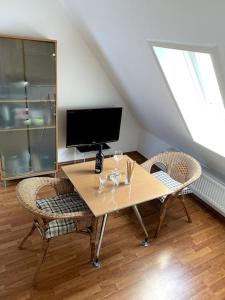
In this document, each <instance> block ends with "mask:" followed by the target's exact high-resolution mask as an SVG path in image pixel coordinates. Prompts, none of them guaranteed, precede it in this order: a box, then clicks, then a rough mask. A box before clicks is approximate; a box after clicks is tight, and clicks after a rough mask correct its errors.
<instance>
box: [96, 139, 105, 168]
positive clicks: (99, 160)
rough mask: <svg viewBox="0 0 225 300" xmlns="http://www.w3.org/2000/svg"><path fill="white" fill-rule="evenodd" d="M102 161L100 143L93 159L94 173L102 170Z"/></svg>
mask: <svg viewBox="0 0 225 300" xmlns="http://www.w3.org/2000/svg"><path fill="white" fill-rule="evenodd" d="M103 161H104V154H103V153H102V145H100V148H99V151H98V153H97V154H96V161H95V173H98V174H99V173H101V172H102V170H103Z"/></svg>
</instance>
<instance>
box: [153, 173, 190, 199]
mask: <svg viewBox="0 0 225 300" xmlns="http://www.w3.org/2000/svg"><path fill="white" fill-rule="evenodd" d="M152 175H153V176H154V177H155V178H157V179H158V180H160V181H161V182H162V183H164V184H165V185H166V186H167V187H168V188H169V189H171V190H175V189H177V188H179V187H180V186H181V185H182V183H180V182H178V181H176V180H174V179H173V178H171V177H170V176H169V174H167V173H166V172H163V171H158V172H155V173H152ZM190 193H192V191H191V189H190V188H189V187H185V188H184V189H183V190H182V191H180V193H179V196H180V195H182V194H183V195H184V194H190ZM165 198H166V196H163V197H161V198H160V201H161V202H163V201H164V199H165Z"/></svg>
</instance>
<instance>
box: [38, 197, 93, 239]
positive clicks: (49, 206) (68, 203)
mask: <svg viewBox="0 0 225 300" xmlns="http://www.w3.org/2000/svg"><path fill="white" fill-rule="evenodd" d="M36 205H37V207H38V208H39V209H42V210H44V211H46V212H50V213H58V214H60V213H71V212H78V211H89V208H88V206H87V204H86V203H85V202H84V200H83V199H82V198H81V197H80V196H79V194H78V193H76V192H73V193H68V194H61V195H58V196H54V197H51V198H46V199H40V200H37V201H36ZM76 225H77V223H76V221H75V220H74V219H59V220H53V221H50V222H49V223H48V228H47V229H46V231H45V237H46V238H52V237H54V236H58V235H62V234H66V233H69V232H72V231H75V230H76Z"/></svg>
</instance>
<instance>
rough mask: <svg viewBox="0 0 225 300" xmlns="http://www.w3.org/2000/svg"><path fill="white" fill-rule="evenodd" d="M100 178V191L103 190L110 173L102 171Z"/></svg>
mask: <svg viewBox="0 0 225 300" xmlns="http://www.w3.org/2000/svg"><path fill="white" fill-rule="evenodd" d="M98 178H99V191H103V189H104V187H105V184H106V182H107V179H108V175H107V174H106V173H105V172H101V173H100V174H99V176H98Z"/></svg>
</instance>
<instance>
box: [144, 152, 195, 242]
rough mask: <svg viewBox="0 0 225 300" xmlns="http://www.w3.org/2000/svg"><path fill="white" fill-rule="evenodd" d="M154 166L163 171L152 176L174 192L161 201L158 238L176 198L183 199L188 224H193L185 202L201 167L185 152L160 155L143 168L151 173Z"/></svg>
mask: <svg viewBox="0 0 225 300" xmlns="http://www.w3.org/2000/svg"><path fill="white" fill-rule="evenodd" d="M153 165H158V166H160V168H162V169H163V171H162V170H161V171H158V172H155V173H152V175H153V176H154V177H156V178H157V179H159V180H160V181H162V182H163V183H164V184H166V185H167V186H168V187H169V188H170V189H173V190H174V192H173V194H171V195H169V196H167V197H166V196H165V197H162V198H161V199H160V201H161V203H162V204H161V208H160V220H159V224H158V227H157V230H156V233H155V237H157V236H158V234H159V231H160V228H161V225H162V223H163V221H164V218H165V214H166V209H167V206H168V203H169V202H170V200H171V199H173V198H174V197H179V198H180V199H181V203H182V204H183V208H184V210H185V213H186V215H187V218H188V222H189V223H191V222H192V221H191V216H190V214H189V213H188V210H187V207H186V204H185V202H184V195H185V194H188V193H191V190H190V189H189V188H188V186H189V185H190V184H191V183H193V182H194V181H195V180H197V179H198V178H199V177H200V176H201V166H200V164H199V163H198V162H197V160H195V159H194V158H193V157H191V156H189V155H187V154H185V153H183V152H164V153H160V154H158V155H156V156H154V157H152V158H150V159H149V160H147V161H146V162H144V163H143V164H142V167H143V168H144V169H145V170H146V171H148V172H150V173H151V169H152V166H153Z"/></svg>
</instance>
